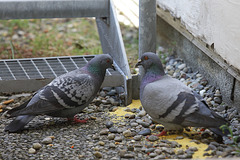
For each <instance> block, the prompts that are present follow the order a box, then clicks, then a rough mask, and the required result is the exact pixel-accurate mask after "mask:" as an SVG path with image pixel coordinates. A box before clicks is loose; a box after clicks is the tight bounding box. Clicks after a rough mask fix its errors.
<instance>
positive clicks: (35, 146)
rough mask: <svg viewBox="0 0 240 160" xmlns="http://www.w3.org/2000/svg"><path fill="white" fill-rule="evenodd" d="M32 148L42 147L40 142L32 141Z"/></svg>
mask: <svg viewBox="0 0 240 160" xmlns="http://www.w3.org/2000/svg"><path fill="white" fill-rule="evenodd" d="M33 148H34V149H37V150H38V149H40V148H42V145H41V144H40V143H33Z"/></svg>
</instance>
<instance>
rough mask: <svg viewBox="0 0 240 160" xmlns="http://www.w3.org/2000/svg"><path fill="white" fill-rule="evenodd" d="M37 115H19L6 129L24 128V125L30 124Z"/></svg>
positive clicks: (19, 129)
mask: <svg viewBox="0 0 240 160" xmlns="http://www.w3.org/2000/svg"><path fill="white" fill-rule="evenodd" d="M34 117H35V116H29V115H23V116H17V117H16V118H15V119H14V120H13V121H12V122H11V123H10V124H9V125H8V126H7V127H5V131H8V132H19V131H21V130H23V128H24V126H25V125H26V124H28V123H29V122H30V121H31V120H32V119H33V118H34Z"/></svg>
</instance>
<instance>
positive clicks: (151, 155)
mask: <svg viewBox="0 0 240 160" xmlns="http://www.w3.org/2000/svg"><path fill="white" fill-rule="evenodd" d="M156 156H157V154H156V153H150V154H149V157H151V158H154V157H156Z"/></svg>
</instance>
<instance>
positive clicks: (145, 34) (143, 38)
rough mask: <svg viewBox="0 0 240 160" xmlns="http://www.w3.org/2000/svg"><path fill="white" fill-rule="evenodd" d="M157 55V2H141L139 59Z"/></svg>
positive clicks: (142, 0) (148, 0)
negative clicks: (152, 54) (144, 54)
mask: <svg viewBox="0 0 240 160" xmlns="http://www.w3.org/2000/svg"><path fill="white" fill-rule="evenodd" d="M145 52H154V53H156V0H140V1H139V57H141V56H142V54H143V53H145Z"/></svg>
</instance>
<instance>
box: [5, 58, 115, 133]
mask: <svg viewBox="0 0 240 160" xmlns="http://www.w3.org/2000/svg"><path fill="white" fill-rule="evenodd" d="M107 68H113V69H114V66H113V60H112V57H111V56H110V55H108V54H101V55H97V56H96V57H94V58H93V59H91V60H90V61H89V62H88V63H87V64H86V65H85V66H84V67H82V68H79V69H76V70H73V71H71V72H68V73H65V74H63V75H61V76H59V77H57V78H55V79H54V80H53V81H52V82H50V83H49V84H48V85H46V86H44V87H43V88H41V89H39V90H38V91H37V92H36V93H35V95H34V96H33V97H32V99H30V100H29V101H27V102H25V103H24V104H22V105H20V106H19V107H16V108H14V109H12V110H10V111H8V114H10V117H16V118H15V119H14V120H13V121H12V122H11V123H10V124H9V125H8V126H7V127H6V128H5V131H9V132H18V131H21V130H23V129H24V126H25V125H26V124H28V123H29V122H30V121H31V120H32V119H33V118H34V117H35V116H37V115H42V114H44V115H49V116H53V117H66V118H73V116H74V115H76V114H77V113H79V112H81V111H82V110H83V109H84V108H85V107H86V106H88V104H89V103H90V102H91V101H92V100H93V99H94V98H95V96H96V94H97V92H98V91H99V89H100V87H101V85H102V82H103V80H104V77H105V74H106V69H107Z"/></svg>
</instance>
